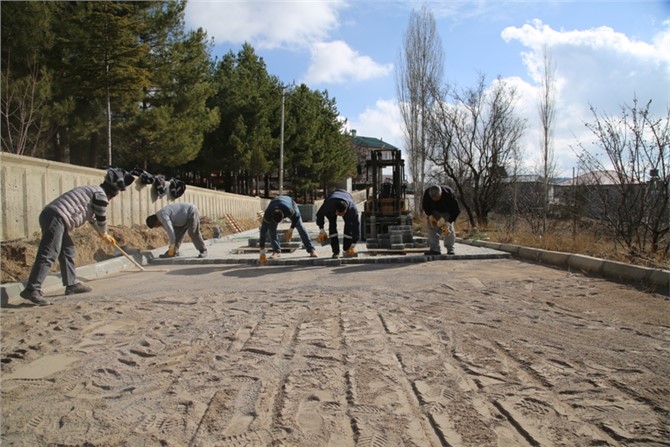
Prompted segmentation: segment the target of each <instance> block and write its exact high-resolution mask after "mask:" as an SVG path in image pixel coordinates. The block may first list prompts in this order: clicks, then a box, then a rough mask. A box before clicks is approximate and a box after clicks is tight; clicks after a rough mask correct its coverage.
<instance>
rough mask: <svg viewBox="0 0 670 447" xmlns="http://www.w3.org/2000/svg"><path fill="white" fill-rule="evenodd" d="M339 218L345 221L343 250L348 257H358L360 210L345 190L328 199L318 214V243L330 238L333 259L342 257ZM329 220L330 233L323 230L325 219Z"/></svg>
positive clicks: (340, 190)
mask: <svg viewBox="0 0 670 447" xmlns="http://www.w3.org/2000/svg"><path fill="white" fill-rule="evenodd" d="M337 216H340V217H342V219H343V220H344V242H343V243H342V248H343V249H344V252H345V253H346V255H347V256H356V242H358V239H359V237H360V231H361V229H360V221H359V220H358V209H357V208H356V204H355V203H354V198H353V197H351V194H349V193H348V192H347V191H345V190H344V189H336V190H335V191H333V193H332V194H331V195H329V196H328V197H326V200H324V201H323V205H321V208H319V211H317V212H316V225H317V226H318V227H319V230H320V232H319V236H318V237H317V239H316V240H317V241H318V242H323V241H325V240H326V239H328V238H330V247H331V248H332V249H333V256H332V257H333V258H338V257H339V256H340V241H339V238H338V236H337ZM326 218H327V219H328V233H326V232H325V231H324V229H323V226H324V224H325V219H326Z"/></svg>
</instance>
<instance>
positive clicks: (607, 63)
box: [501, 20, 670, 174]
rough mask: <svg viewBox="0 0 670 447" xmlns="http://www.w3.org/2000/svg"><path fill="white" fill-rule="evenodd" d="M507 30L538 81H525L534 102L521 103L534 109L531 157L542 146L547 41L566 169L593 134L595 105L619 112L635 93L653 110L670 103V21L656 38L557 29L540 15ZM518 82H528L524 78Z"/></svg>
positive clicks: (558, 143)
mask: <svg viewBox="0 0 670 447" xmlns="http://www.w3.org/2000/svg"><path fill="white" fill-rule="evenodd" d="M668 25H669V24H668V23H667V22H666V26H668ZM501 36H502V38H503V39H504V40H505V41H507V42H509V41H512V40H516V41H518V42H520V43H521V44H522V45H524V46H525V47H526V48H527V51H524V52H522V53H521V57H522V60H523V62H524V64H525V66H526V68H527V70H528V75H529V76H530V77H531V78H532V79H533V80H534V82H535V85H530V84H529V85H527V86H521V87H520V90H522V91H523V92H524V95H523V98H524V99H523V101H524V102H527V103H528V104H526V105H522V106H521V109H523V110H525V113H527V114H528V115H527V119H528V121H529V132H528V138H527V139H526V147H527V150H526V152H527V155H528V156H529V158H530V159H533V158H538V157H534V155H533V153H534V152H538V151H539V149H538V147H539V137H538V129H539V120H538V112H537V102H538V99H537V98H538V96H537V93H536V92H537V88H538V85H539V82H540V80H541V77H542V67H543V47H544V46H545V45H546V47H547V49H548V50H549V54H550V57H551V58H552V61H553V64H554V67H555V71H554V76H555V80H556V94H557V101H556V109H557V110H556V126H555V129H554V154H555V157H556V160H557V162H558V165H559V166H558V168H559V169H560V170H561V172H562V173H563V174H568V173H569V172H570V171H571V169H572V167H573V166H575V154H574V151H573V149H572V148H574V147H576V146H577V144H578V143H579V142H590V141H591V140H592V139H593V138H592V134H591V132H590V131H589V130H588V129H586V127H585V125H584V124H585V123H586V122H593V120H594V117H593V115H592V113H591V111H590V106H593V107H594V108H595V109H596V110H597V111H598V113H599V114H607V115H609V116H617V115H619V114H620V110H621V106H622V105H624V104H628V105H632V101H633V98H634V97H637V98H638V99H639V100H640V102H641V103H646V102H647V101H648V100H650V99H651V100H652V101H653V102H652V105H653V108H652V112H653V113H655V114H657V115H659V116H664V113H665V111H666V110H667V108H668V107H669V104H670V102H669V93H670V92H669V89H668V86H669V84H670V49H669V48H670V45H668V43H669V42H670V26H669V29H668V30H665V31H664V32H663V33H662V34H660V35H658V36H656V37H655V39H654V40H653V41H652V42H651V43H650V42H644V41H640V40H635V39H631V38H630V37H628V36H626V35H625V34H622V33H619V32H616V31H615V30H613V29H612V28H609V27H599V28H593V29H587V30H573V31H563V30H561V31H557V30H553V29H552V28H551V27H549V26H547V25H543V24H542V22H540V21H539V20H536V21H534V22H533V25H532V26H531V25H524V26H522V27H521V28H517V27H508V28H505V29H504V30H503V32H502V34H501ZM515 82H516V83H517V85H518V86H519V85H521V84H523V81H522V80H520V79H516V80H515ZM533 92H535V93H533Z"/></svg>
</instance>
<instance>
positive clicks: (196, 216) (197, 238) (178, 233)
mask: <svg viewBox="0 0 670 447" xmlns="http://www.w3.org/2000/svg"><path fill="white" fill-rule="evenodd" d="M186 232H188V236H189V237H190V238H191V242H193V245H195V248H197V249H198V251H199V252H203V251H205V250H207V247H205V241H204V239H203V238H202V232H200V213H199V212H198V210H197V209H196V208H193V214H191V215H190V216H189V218H188V221H187V222H186V225H184V226H183V227H174V238H175V250H176V251H179V246H180V245H181V241H183V240H184V236H186Z"/></svg>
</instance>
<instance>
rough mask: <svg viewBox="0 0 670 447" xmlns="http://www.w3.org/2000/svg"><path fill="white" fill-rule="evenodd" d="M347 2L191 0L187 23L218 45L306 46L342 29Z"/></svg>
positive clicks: (187, 8)
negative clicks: (204, 31)
mask: <svg viewBox="0 0 670 447" xmlns="http://www.w3.org/2000/svg"><path fill="white" fill-rule="evenodd" d="M345 7H347V3H346V2H345V1H344V0H330V1H327V2H326V1H223V0H212V1H206V0H189V2H188V4H187V7H186V23H187V24H188V25H189V26H192V27H194V28H197V27H202V28H204V29H205V30H207V34H208V35H209V36H210V37H213V38H214V40H215V41H216V43H217V44H222V43H224V42H228V43H234V44H240V43H243V42H249V43H251V44H252V45H253V46H254V47H256V48H263V49H266V48H280V47H289V48H295V47H304V46H309V45H310V44H311V43H313V42H315V41H319V40H322V39H324V38H325V37H327V36H328V35H329V34H330V33H331V32H332V31H333V30H335V29H337V28H338V27H339V21H338V12H339V11H340V10H341V9H342V8H345Z"/></svg>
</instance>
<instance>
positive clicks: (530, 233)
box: [457, 217, 670, 270]
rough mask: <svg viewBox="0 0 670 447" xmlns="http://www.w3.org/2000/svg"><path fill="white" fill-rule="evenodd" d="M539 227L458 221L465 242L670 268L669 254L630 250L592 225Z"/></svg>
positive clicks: (567, 223) (560, 222)
mask: <svg viewBox="0 0 670 447" xmlns="http://www.w3.org/2000/svg"><path fill="white" fill-rule="evenodd" d="M459 224H460V225H459ZM459 227H460V228H459ZM538 227H539V225H530V224H529V223H528V222H526V221H523V220H520V219H519V220H517V221H516V222H515V223H514V227H513V228H511V226H510V225H509V223H508V222H505V221H504V220H501V219H499V218H495V217H494V218H493V219H491V220H490V221H489V225H488V227H487V229H485V230H480V229H477V228H472V227H471V226H470V225H469V223H468V222H467V220H465V221H463V220H461V219H459V220H458V222H457V234H458V235H459V236H461V237H463V238H464V239H475V240H485V241H491V242H499V243H505V244H514V245H520V246H524V247H531V248H539V249H543V250H550V251H559V252H564V253H578V254H582V255H587V256H593V257H596V258H601V259H608V260H611V261H618V262H625V263H628V264H634V265H640V266H644V267H652V268H660V269H666V270H667V269H670V260H669V259H668V258H667V254H665V253H656V254H651V253H648V252H642V251H640V250H635V249H633V250H629V249H627V248H626V247H623V246H622V245H621V244H619V243H617V241H616V240H615V238H613V237H612V236H611V235H610V234H608V233H607V232H604V231H603V230H602V229H601V228H600V227H599V226H597V225H595V224H594V223H593V222H589V221H585V222H577V223H573V222H571V221H564V220H557V219H552V220H548V221H547V225H546V228H547V230H546V231H541V230H540V229H539V228H538Z"/></svg>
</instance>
